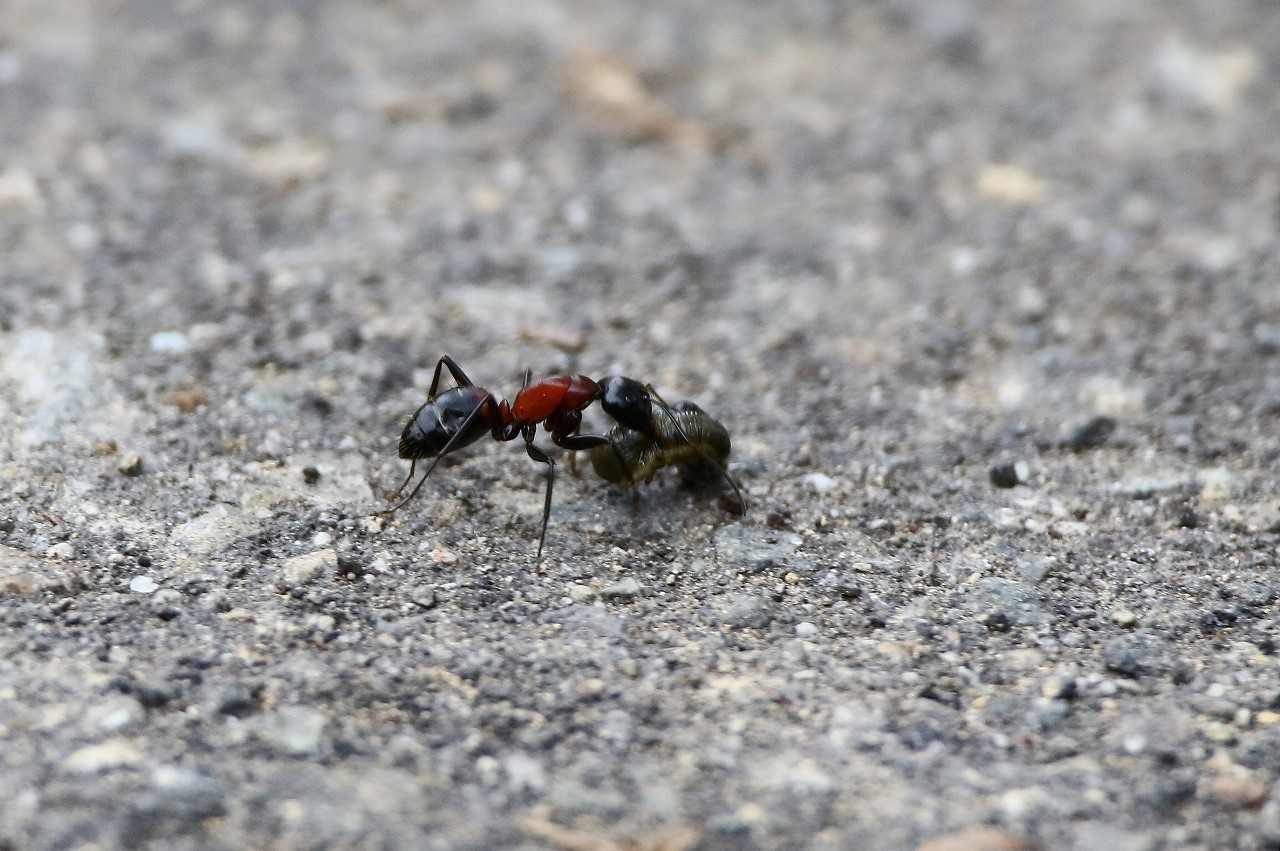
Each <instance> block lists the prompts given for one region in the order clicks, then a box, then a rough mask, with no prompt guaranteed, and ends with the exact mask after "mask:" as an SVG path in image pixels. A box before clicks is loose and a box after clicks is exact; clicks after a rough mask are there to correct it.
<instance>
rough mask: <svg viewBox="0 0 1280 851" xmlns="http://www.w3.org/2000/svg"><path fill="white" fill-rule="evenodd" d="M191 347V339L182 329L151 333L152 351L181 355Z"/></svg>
mask: <svg viewBox="0 0 1280 851" xmlns="http://www.w3.org/2000/svg"><path fill="white" fill-rule="evenodd" d="M190 348H191V341H190V340H188V339H187V335H186V334H183V333H182V332H181V331H159V332H157V333H155V334H152V335H151V351H153V352H159V353H160V354H165V355H180V354H182V353H183V352H185V351H187V350H188V349H190Z"/></svg>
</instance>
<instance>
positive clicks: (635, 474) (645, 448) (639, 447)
mask: <svg viewBox="0 0 1280 851" xmlns="http://www.w3.org/2000/svg"><path fill="white" fill-rule="evenodd" d="M649 392H650V394H651V396H652V398H653V399H654V400H655V402H657V405H656V406H655V407H656V410H655V411H654V413H653V421H652V423H651V425H652V428H651V429H650V431H649V432H648V433H646V432H641V431H637V430H635V429H632V428H627V427H626V426H623V425H619V426H617V427H616V428H614V429H613V430H611V431H610V432H609V433H608V435H606V436H607V437H608V438H609V442H608V443H607V444H604V445H601V446H597V447H595V448H594V449H592V450H591V466H592V468H593V469H594V470H595V471H596V475H598V476H599V477H600V478H602V479H604V480H605V481H607V482H612V483H614V484H618V485H623V486H628V487H629V486H632V485H635V484H638V483H640V482H644V483H648V482H650V481H651V480H652V479H653V477H654V475H655V474H656V473H657V472H658V471H659V470H661V469H662V468H663V467H676V468H678V469H679V470H680V473H681V476H682V477H683V478H684V480H685V481H687V482H694V481H702V480H706V479H707V478H709V477H715V476H719V477H721V478H723V479H724V480H725V481H726V482H728V483H729V486H730V487H731V488H732V489H733V492H732V493H725V494H724V495H722V497H721V502H722V504H723V505H724V507H725V510H727V511H729V512H730V513H732V514H736V515H741V514H743V513H745V512H746V500H745V498H744V497H743V495H742V490H741V488H739V487H738V483H737V482H735V481H734V480H733V477H732V476H730V475H729V472H728V470H726V469H725V463H726V462H727V461H728V458H729V450H730V448H731V445H732V444H731V441H730V439H729V430H728V429H726V428H725V427H724V426H723V425H722V424H721V423H720V422H719V421H718V420H717V419H715V418H714V417H712V416H711V415H710V414H708V413H707V412H706V411H704V410H702V408H699V407H698V406H697V405H695V404H694V403H692V402H679V403H677V404H675V405H671V406H668V405H667V404H666V403H664V402H662V400H661V399H660V398H659V397H658V396H657V394H656V393H654V392H653V388H649Z"/></svg>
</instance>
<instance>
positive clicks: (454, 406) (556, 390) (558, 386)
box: [382, 355, 658, 562]
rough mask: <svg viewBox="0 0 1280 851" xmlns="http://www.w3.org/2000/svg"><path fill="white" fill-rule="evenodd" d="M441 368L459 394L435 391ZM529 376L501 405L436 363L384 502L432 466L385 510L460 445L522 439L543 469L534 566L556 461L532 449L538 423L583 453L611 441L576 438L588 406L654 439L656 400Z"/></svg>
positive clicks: (608, 386)
mask: <svg viewBox="0 0 1280 851" xmlns="http://www.w3.org/2000/svg"><path fill="white" fill-rule="evenodd" d="M444 369H448V370H449V374H450V375H452V376H453V380H454V381H455V382H456V384H457V386H456V387H451V388H449V389H448V390H445V391H444V392H439V390H440V377H441V372H442V370H444ZM530 378H531V374H530V373H528V372H526V373H525V377H524V384H523V385H521V387H520V392H519V393H517V394H516V397H515V399H514V400H513V401H511V402H508V401H507V400H505V399H501V400H500V399H498V398H497V397H496V396H494V395H493V394H492V393H490V392H489V391H488V390H485V389H484V388H483V387H478V386H476V385H475V384H474V383H472V381H471V379H469V378H468V377H467V374H466V373H465V372H463V371H462V367H460V366H458V364H457V363H456V362H455V361H454V360H453V358H451V357H449V356H448V355H445V356H443V357H442V358H440V360H439V361H437V362H436V370H435V375H434V376H432V379H431V389H430V390H429V391H428V392H427V401H426V402H424V403H423V404H422V406H421V407H419V408H418V410H417V411H415V412H414V414H413V416H411V417H410V418H409V422H408V424H406V425H405V427H404V431H403V432H402V433H401V435H400V446H399V455H400V457H401V458H403V459H405V460H407V461H410V462H412V463H411V464H410V465H409V474H408V475H407V476H405V479H404V482H403V483H402V484H401V485H400V487H399V488H397V489H396V491H395V493H393V494H391V495H390V496H388V497H387V499H388V500H395V499H397V498H398V497H399V496H400V494H401V493H403V492H404V489H405V488H406V487H408V485H409V482H410V481H412V480H413V474H414V471H415V470H416V469H417V466H418V461H421V460H425V459H428V458H430V459H433V460H432V461H431V466H429V467H428V468H427V471H426V472H425V473H423V474H422V479H421V481H419V482H418V484H417V485H416V486H415V487H414V488H413V490H412V491H410V492H409V495H408V496H406V497H405V498H404V499H401V500H400V501H399V502H398V503H396V504H395V505H393V506H392V507H391V508H388V509H387V510H386V511H384V512H382V513H383V514H392V513H394V512H395V511H397V510H399V509H400V508H401V506H403V505H404V504H405V503H407V502H408V501H409V500H411V499H413V498H414V496H416V495H417V493H418V491H419V490H420V489H421V488H422V484H423V482H425V481H426V480H427V477H428V476H430V475H431V471H432V470H434V469H435V468H436V464H438V463H440V459H441V458H443V457H445V456H446V455H448V454H450V453H451V452H454V451H456V450H458V449H462V448H463V447H464V446H469V445H471V444H472V443H475V442H476V441H477V440H479V439H480V438H482V437H484V436H485V435H486V434H488V435H490V436H492V437H493V439H494V440H502V441H507V440H515V439H516V438H517V437H519V438H522V439H523V440H524V444H525V452H526V453H528V455H529V457H530V458H532V459H533V460H534V461H537V462H538V463H540V464H546V465H547V495H546V499H545V501H544V503H543V507H542V532H541V534H540V535H539V536H538V561H539V562H541V561H542V547H543V543H544V542H545V541H546V537H547V521H548V520H549V519H550V517H551V491H552V487H553V485H554V483H555V461H553V460H552V459H551V456H550V455H548V454H547V453H546V450H544V449H542V448H541V447H539V446H537V445H535V444H534V442H533V439H534V436H535V435H536V434H537V430H538V424H539V423H542V424H543V425H544V427H545V428H546V430H547V431H548V432H550V433H551V442H552V443H554V444H556V445H557V446H562V447H564V448H565V449H569V450H588V449H595V448H596V447H600V446H605V445H606V444H608V443H609V440H610V438H609V437H608V436H607V435H603V434H579V433H578V429H579V428H580V427H581V425H582V412H583V410H584V409H586V408H587V407H588V406H590V405H591V403H592V402H597V401H598V402H599V403H600V407H601V408H603V409H604V412H605V413H606V414H608V415H609V416H610V417H612V418H613V419H614V421H616V422H617V423H618V424H619V427H620V428H625V429H628V430H631V431H633V432H636V433H639V434H642V435H650V436H651V437H652V439H654V440H657V439H658V435H657V433H656V432H655V419H654V416H653V398H652V396H651V395H650V392H649V389H648V388H646V386H645V385H643V384H641V383H640V382H638V381H635V380H634V379H631V378H624V377H622V376H618V375H611V376H606V377H605V378H602V379H600V381H594V380H592V379H591V378H588V377H587V376H585V375H556V376H552V377H550V378H543V379H541V380H539V381H535V382H532V383H530Z"/></svg>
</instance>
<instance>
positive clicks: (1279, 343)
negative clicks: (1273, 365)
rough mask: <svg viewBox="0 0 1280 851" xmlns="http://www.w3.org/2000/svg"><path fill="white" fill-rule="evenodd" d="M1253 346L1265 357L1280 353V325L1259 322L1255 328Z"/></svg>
mask: <svg viewBox="0 0 1280 851" xmlns="http://www.w3.org/2000/svg"><path fill="white" fill-rule="evenodd" d="M1253 345H1254V347H1255V348H1256V349H1257V350H1258V351H1259V352H1261V353H1262V354H1264V355H1274V354H1277V353H1280V325H1271V324H1269V323H1266V322H1259V323H1258V324H1257V325H1254V326H1253Z"/></svg>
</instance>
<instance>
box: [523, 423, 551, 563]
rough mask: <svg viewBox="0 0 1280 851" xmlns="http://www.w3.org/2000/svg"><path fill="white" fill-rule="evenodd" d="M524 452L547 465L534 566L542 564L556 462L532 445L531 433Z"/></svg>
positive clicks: (527, 436) (527, 438) (527, 437)
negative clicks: (545, 488) (536, 555)
mask: <svg viewBox="0 0 1280 851" xmlns="http://www.w3.org/2000/svg"><path fill="white" fill-rule="evenodd" d="M526 441H527V442H526V443H525V445H524V448H525V451H526V452H528V453H529V457H530V458H532V459H533V460H534V461H537V462H538V463H539V464H546V465H547V498H546V500H545V501H544V502H543V504H542V532H541V534H539V535H538V558H537V561H536V562H535V564H542V545H543V544H544V543H546V540H547V522H548V521H550V519H551V489H552V488H553V487H554V486H555V481H556V462H555V461H554V460H552V458H551V456H550V455H548V454H547V453H546V452H545V451H544V450H543V449H541V448H540V447H538V446H535V445H534V443H533V433H532V431H530V433H529V434H528V435H526Z"/></svg>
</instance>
